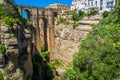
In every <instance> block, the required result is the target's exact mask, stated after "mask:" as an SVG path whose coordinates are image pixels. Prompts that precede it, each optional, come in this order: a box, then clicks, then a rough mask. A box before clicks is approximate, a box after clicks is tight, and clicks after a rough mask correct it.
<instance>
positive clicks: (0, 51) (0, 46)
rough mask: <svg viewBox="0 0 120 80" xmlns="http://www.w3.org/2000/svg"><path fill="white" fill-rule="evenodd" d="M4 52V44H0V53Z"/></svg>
mask: <svg viewBox="0 0 120 80" xmlns="http://www.w3.org/2000/svg"><path fill="white" fill-rule="evenodd" d="M4 52H5V46H4V45H3V44H0V54H4Z"/></svg>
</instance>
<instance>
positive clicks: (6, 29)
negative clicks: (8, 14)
mask: <svg viewBox="0 0 120 80" xmlns="http://www.w3.org/2000/svg"><path fill="white" fill-rule="evenodd" d="M1 31H2V32H8V31H9V28H8V27H7V26H1Z"/></svg>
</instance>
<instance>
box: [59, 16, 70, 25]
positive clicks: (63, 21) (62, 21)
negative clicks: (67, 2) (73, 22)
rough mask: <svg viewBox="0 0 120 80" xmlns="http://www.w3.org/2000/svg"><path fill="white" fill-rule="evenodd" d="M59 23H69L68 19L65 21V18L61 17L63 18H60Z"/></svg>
mask: <svg viewBox="0 0 120 80" xmlns="http://www.w3.org/2000/svg"><path fill="white" fill-rule="evenodd" d="M59 23H63V24H65V25H69V24H70V22H69V21H67V20H66V19H63V18H60V20H59Z"/></svg>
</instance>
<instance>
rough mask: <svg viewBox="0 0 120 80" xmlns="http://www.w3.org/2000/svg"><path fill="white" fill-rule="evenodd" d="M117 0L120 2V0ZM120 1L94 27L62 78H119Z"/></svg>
mask: <svg viewBox="0 0 120 80" xmlns="http://www.w3.org/2000/svg"><path fill="white" fill-rule="evenodd" d="M118 3H120V1H119V0H118ZM119 11H120V4H118V6H117V8H116V9H115V10H114V11H113V12H112V13H111V14H110V15H109V16H108V17H106V18H105V19H103V20H101V21H100V23H99V24H98V25H96V26H94V28H93V30H92V31H91V32H90V33H89V34H88V36H87V37H86V39H85V40H83V41H82V42H81V45H80V49H79V52H78V53H77V54H76V55H75V56H74V59H73V63H72V66H70V67H68V68H67V70H66V72H65V73H64V75H63V76H62V79H61V80H119V79H120V18H119V17H120V15H119Z"/></svg>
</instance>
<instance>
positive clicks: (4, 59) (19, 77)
mask: <svg viewBox="0 0 120 80" xmlns="http://www.w3.org/2000/svg"><path fill="white" fill-rule="evenodd" d="M0 34H1V35H0V37H1V40H0V42H1V44H4V45H5V53H4V54H0V55H1V57H0V59H1V62H0V70H1V71H2V72H3V74H4V77H5V80H23V79H24V80H31V76H32V72H33V71H32V61H31V60H32V59H31V52H30V50H29V48H30V40H31V34H30V32H27V31H24V30H23V29H21V28H20V26H19V25H14V26H12V27H9V26H8V25H0Z"/></svg>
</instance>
